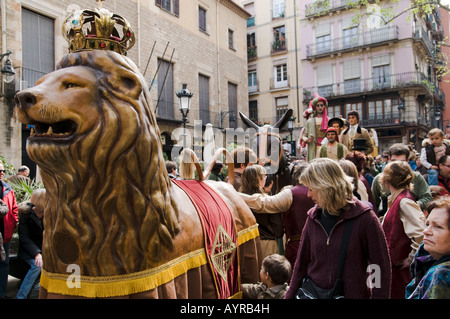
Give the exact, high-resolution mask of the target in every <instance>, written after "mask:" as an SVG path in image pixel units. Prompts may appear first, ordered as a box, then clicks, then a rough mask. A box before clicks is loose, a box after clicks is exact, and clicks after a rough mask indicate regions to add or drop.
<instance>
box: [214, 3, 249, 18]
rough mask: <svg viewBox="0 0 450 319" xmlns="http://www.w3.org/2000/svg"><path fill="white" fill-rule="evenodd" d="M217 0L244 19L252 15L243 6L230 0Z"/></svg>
mask: <svg viewBox="0 0 450 319" xmlns="http://www.w3.org/2000/svg"><path fill="white" fill-rule="evenodd" d="M218 1H219V3H221V4H223V5H224V6H225V7H227V8H228V9H230V10H231V11H233V12H234V13H236V14H237V15H239V16H240V17H242V18H243V19H245V20H247V19H249V18H250V17H251V16H252V15H251V14H250V13H248V12H247V11H246V10H245V9H244V8H242V7H241V6H240V5H238V4H237V3H235V2H234V1H232V0H218Z"/></svg>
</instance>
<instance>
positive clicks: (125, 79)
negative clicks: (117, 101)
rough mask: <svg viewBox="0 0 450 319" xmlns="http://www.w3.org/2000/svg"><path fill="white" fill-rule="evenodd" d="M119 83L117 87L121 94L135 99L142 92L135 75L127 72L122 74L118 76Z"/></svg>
mask: <svg viewBox="0 0 450 319" xmlns="http://www.w3.org/2000/svg"><path fill="white" fill-rule="evenodd" d="M119 81H120V85H119V86H118V89H119V90H120V91H122V93H124V94H126V95H128V96H130V97H133V98H135V99H137V98H139V96H140V95H141V92H142V85H141V82H140V81H139V79H138V77H137V76H136V75H134V74H132V73H129V72H123V74H120V78H119Z"/></svg>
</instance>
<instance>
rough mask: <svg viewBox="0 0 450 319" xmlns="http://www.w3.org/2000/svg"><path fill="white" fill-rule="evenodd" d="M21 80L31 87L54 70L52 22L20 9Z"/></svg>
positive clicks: (44, 17)
mask: <svg viewBox="0 0 450 319" xmlns="http://www.w3.org/2000/svg"><path fill="white" fill-rule="evenodd" d="M22 66H23V75H22V79H23V80H24V81H26V82H27V87H32V86H34V85H35V84H36V81H37V80H38V79H40V78H41V77H42V76H43V75H44V74H47V73H50V72H52V71H53V70H54V69H55V67H54V66H55V33H54V20H53V19H51V18H48V17H46V16H43V15H40V14H38V13H36V12H33V11H30V10H27V9H25V8H22Z"/></svg>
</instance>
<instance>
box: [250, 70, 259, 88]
mask: <svg viewBox="0 0 450 319" xmlns="http://www.w3.org/2000/svg"><path fill="white" fill-rule="evenodd" d="M257 91H258V79H257V73H256V70H248V92H257Z"/></svg>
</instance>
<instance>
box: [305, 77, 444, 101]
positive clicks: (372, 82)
mask: <svg viewBox="0 0 450 319" xmlns="http://www.w3.org/2000/svg"><path fill="white" fill-rule="evenodd" d="M407 87H422V88H423V89H425V90H426V91H427V92H428V93H429V94H430V95H431V94H440V95H442V94H443V92H441V91H440V90H438V89H437V87H435V84H434V83H431V82H430V80H429V79H428V77H426V76H425V75H424V74H423V73H421V72H406V73H398V74H391V75H383V76H377V77H372V78H367V79H353V80H347V81H344V82H340V83H334V84H330V85H325V86H315V87H309V88H304V89H303V100H304V101H310V100H311V99H312V98H313V96H314V92H317V93H318V94H319V95H321V96H323V97H326V98H332V97H342V96H351V95H354V94H361V93H370V92H377V91H383V90H390V89H401V88H407Z"/></svg>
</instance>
